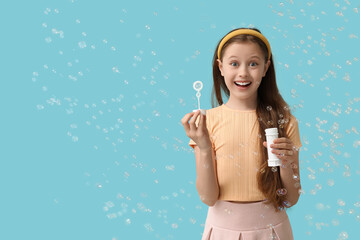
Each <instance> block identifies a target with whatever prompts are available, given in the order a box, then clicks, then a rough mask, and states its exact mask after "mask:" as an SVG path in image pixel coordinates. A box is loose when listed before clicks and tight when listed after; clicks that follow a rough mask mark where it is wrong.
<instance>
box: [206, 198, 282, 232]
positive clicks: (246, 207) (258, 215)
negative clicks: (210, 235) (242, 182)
mask: <svg viewBox="0 0 360 240" xmlns="http://www.w3.org/2000/svg"><path fill="white" fill-rule="evenodd" d="M286 220H288V216H287V214H286V211H285V210H282V211H279V212H276V211H275V208H274V207H273V205H271V204H265V201H261V202H251V203H242V202H241V203H240V202H229V201H223V200H218V201H217V202H216V203H215V205H214V206H212V207H209V210H208V216H207V219H206V223H207V224H211V225H213V226H216V227H220V228H226V229H231V230H236V231H240V230H242V231H246V230H255V229H263V228H271V227H272V226H275V225H277V224H280V223H282V222H283V221H286Z"/></svg>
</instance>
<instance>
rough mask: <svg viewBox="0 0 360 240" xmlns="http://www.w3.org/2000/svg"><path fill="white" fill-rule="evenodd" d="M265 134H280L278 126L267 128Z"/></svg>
mask: <svg viewBox="0 0 360 240" xmlns="http://www.w3.org/2000/svg"><path fill="white" fill-rule="evenodd" d="M265 134H266V135H274V134H276V135H277V134H278V129H277V128H267V129H265Z"/></svg>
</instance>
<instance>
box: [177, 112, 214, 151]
mask: <svg viewBox="0 0 360 240" xmlns="http://www.w3.org/2000/svg"><path fill="white" fill-rule="evenodd" d="M199 115H200V119H199V124H198V127H197V126H196V124H195V121H196V119H197V118H198V116H199ZM190 118H191V120H190V122H189V119H190ZM181 123H182V124H183V126H184V129H185V132H186V135H187V136H188V137H189V138H191V139H192V140H193V141H194V142H195V143H196V144H197V146H198V147H199V148H200V150H207V149H211V147H212V146H211V141H210V137H209V131H208V130H207V128H206V116H205V115H203V114H200V110H198V111H196V112H191V113H187V114H186V115H185V116H184V117H183V118H182V119H181Z"/></svg>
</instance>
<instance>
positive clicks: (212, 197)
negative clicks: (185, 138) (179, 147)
mask: <svg viewBox="0 0 360 240" xmlns="http://www.w3.org/2000/svg"><path fill="white" fill-rule="evenodd" d="M197 154H198V158H197V161H196V175H197V177H196V189H197V191H198V193H199V196H200V199H201V201H203V202H204V203H205V204H207V205H209V206H212V205H214V204H215V202H216V201H217V199H218V196H219V185H218V181H217V175H216V163H215V156H214V153H213V152H212V149H211V148H210V149H208V150H200V149H199V151H198V153H197Z"/></svg>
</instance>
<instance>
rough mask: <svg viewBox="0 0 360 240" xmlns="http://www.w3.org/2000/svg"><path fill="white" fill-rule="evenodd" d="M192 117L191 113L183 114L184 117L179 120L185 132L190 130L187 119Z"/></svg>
mask: <svg viewBox="0 0 360 240" xmlns="http://www.w3.org/2000/svg"><path fill="white" fill-rule="evenodd" d="M193 115H194V113H193V112H191V113H187V114H185V116H184V117H183V118H182V119H181V123H182V125H183V126H184V129H185V132H188V131H189V130H190V126H189V119H190V118H191V117H192V116H193Z"/></svg>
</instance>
